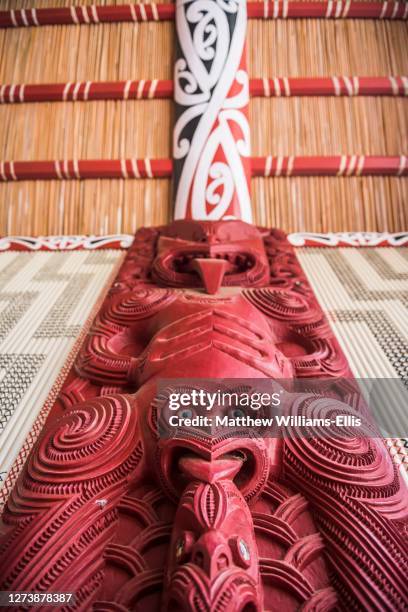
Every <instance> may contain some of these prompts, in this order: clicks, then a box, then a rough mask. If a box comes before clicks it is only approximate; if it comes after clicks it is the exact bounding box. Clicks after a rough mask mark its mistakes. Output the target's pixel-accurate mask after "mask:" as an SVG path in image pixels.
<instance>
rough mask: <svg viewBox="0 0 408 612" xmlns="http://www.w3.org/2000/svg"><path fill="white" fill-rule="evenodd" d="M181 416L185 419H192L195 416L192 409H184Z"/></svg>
mask: <svg viewBox="0 0 408 612" xmlns="http://www.w3.org/2000/svg"><path fill="white" fill-rule="evenodd" d="M180 416H181V417H182V418H183V419H191V418H192V416H193V411H192V410H191V408H183V410H182V411H181V412H180Z"/></svg>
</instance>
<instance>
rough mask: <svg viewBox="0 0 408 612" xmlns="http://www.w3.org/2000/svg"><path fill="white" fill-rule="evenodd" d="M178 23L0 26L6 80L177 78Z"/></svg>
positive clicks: (0, 73) (0, 67) (0, 61)
mask: <svg viewBox="0 0 408 612" xmlns="http://www.w3.org/2000/svg"><path fill="white" fill-rule="evenodd" d="M173 53H174V24H173V23H170V22H166V23H165V22H163V23H143V24H134V23H121V24H117V23H104V24H100V25H89V26H88V25H82V26H75V25H63V26H59V25H57V26H42V27H40V28H15V29H14V28H8V29H3V30H0V82H1V83H65V82H68V81H88V80H89V81H116V80H127V79H134V80H136V79H148V78H150V79H151V78H156V79H171V78H172V74H173Z"/></svg>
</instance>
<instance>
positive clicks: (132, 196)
mask: <svg viewBox="0 0 408 612" xmlns="http://www.w3.org/2000/svg"><path fill="white" fill-rule="evenodd" d="M170 190H171V184H170V181H169V180H160V181H152V180H136V181H132V180H130V181H124V180H88V181H22V182H18V183H6V184H3V185H1V187H0V228H1V230H0V233H2V234H14V235H32V236H38V235H47V234H59V235H61V234H89V233H94V234H110V233H116V232H126V233H133V232H134V231H135V229H136V228H137V227H140V226H142V225H159V224H161V223H166V222H167V221H168V220H169V219H170V215H171V204H170V203H171V194H170Z"/></svg>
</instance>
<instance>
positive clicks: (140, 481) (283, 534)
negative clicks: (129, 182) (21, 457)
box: [0, 221, 407, 612]
mask: <svg viewBox="0 0 408 612" xmlns="http://www.w3.org/2000/svg"><path fill="white" fill-rule="evenodd" d="M210 377H217V378H260V379H262V378H290V377H297V378H301V377H310V378H314V377H326V378H339V377H343V378H346V379H351V373H350V371H349V368H348V365H347V363H346V360H345V358H344V355H343V354H342V352H341V350H340V347H339V344H338V342H337V341H336V339H335V337H334V335H333V333H332V331H331V330H330V327H329V326H328V324H327V322H326V320H325V318H324V315H323V313H322V311H321V308H320V306H319V304H318V303H317V301H316V298H315V297H314V295H313V293H312V290H311V288H310V286H309V284H308V281H307V279H306V278H305V276H304V274H303V272H302V270H301V268H300V266H299V263H298V262H297V259H296V256H295V254H294V251H293V249H292V247H291V246H290V245H289V244H288V243H287V241H286V238H285V235H284V234H283V233H282V232H279V231H276V230H265V229H262V228H256V227H254V226H250V225H247V224H246V223H243V222H241V221H220V222H210V221H206V222H198V221H175V222H173V223H171V224H170V225H168V226H164V227H157V228H151V229H141V230H139V231H138V232H137V234H136V236H135V241H134V244H133V245H132V247H131V248H130V250H129V252H128V254H127V257H126V259H125V262H124V264H123V266H122V268H121V270H120V272H119V274H118V276H117V279H116V281H115V283H114V284H113V286H112V289H111V291H110V293H109V295H108V297H107V298H106V300H105V302H104V304H103V306H102V308H101V310H100V312H99V314H98V315H97V317H96V319H95V322H94V324H93V327H92V329H91V331H90V333H89V335H88V337H87V338H86V341H85V342H84V345H83V347H82V349H81V351H80V353H79V355H78V358H77V360H76V363H75V367H74V368H73V369H72V371H71V373H70V374H69V376H68V378H67V380H66V383H65V385H64V387H63V389H62V391H61V393H60V395H59V398H58V400H57V402H56V404H55V406H54V408H53V410H52V411H51V413H50V416H49V418H48V420H47V423H46V425H45V427H44V430H43V434H42V436H41V438H40V440H39V441H38V443H37V445H36V446H35V448H34V449H33V451H32V453H31V455H30V457H29V460H28V461H27V464H26V466H25V468H24V470H23V473H22V474H21V477H20V478H19V480H18V483H17V485H16V487H15V489H14V491H13V493H12V495H11V497H10V499H9V502H8V504H7V507H6V510H5V513H4V516H3V523H2V527H1V529H2V537H1V544H0V574H1V578H2V582H1V587H2V589H4V590H40V591H48V592H50V591H53V592H54V591H75V593H76V609H78V610H90V609H93V610H98V611H108V610H109V611H122V612H124V611H126V610H147V609H151V610H161V609H163V610H176V609H177V610H191V611H193V610H194V611H196V610H200V611H201V610H203V611H207V612H210V611H215V610H216V611H217V612H218V611H228V612H232V611H234V612H243V611H246V612H249V611H255V610H258V611H261V610H275V609H278V608H279V609H281V610H285V611H286V610H287V611H291V610H299V609H302V610H313V611H316V610H331V609H338V608H340V609H342V608H345V607H348V608H350V609H353V610H403V609H404V608H405V606H406V602H407V585H406V580H405V570H404V564H406V546H407V542H406V529H407V517H406V514H407V494H406V488H404V486H403V485H402V484H401V482H400V480H399V475H398V472H397V470H396V468H395V466H393V464H392V462H391V459H390V458H389V456H388V454H387V451H386V448H385V446H384V444H383V442H382V440H379V439H375V438H367V439H358V438H350V439H346V440H342V441H341V443H340V442H339V441H338V440H337V441H336V439H335V438H333V437H330V438H329V437H327V438H321V437H320V438H318V437H316V438H313V437H311V438H305V437H298V436H296V435H295V433H296V432H295V431H294V428H290V427H289V428H288V431H287V436H285V437H284V439H283V440H282V439H280V440H278V439H273V438H269V439H268V438H258V437H255V436H249V437H247V438H242V436H241V437H240V436H235V435H234V432H232V433H231V435H229V436H226V435H217V434H216V433H215V434H214V435H206V434H205V433H203V432H201V433H200V434H197V432H195V435H194V432H193V431H192V429H191V428H190V429H183V428H182V429H177V431H176V432H175V433H173V434H172V433H171V432H170V434H169V435H168V436H159V434H158V427H157V419H158V414H159V404H158V402H159V399H158V397H157V384H158V382H159V381H160V380H161V379H172V378H173V379H175V378H182V379H186V385H185V386H186V387H188V386H189V385H190V380H191V379H196V378H199V379H200V378H202V379H205V378H210ZM333 401H335V400H333ZM290 410H291V412H292V414H303V413H305V411H306V410H307V411H308V414H313V412H314V411H318V406H317V403H316V402H314V398H313V397H312V398H311V397H310V395H309V396H308V397H305V398H303V399H302V398H300V399H299V398H298V399H297V400H296V401H294V402H293V404H292V406H291V407H290ZM405 567H406V565H405Z"/></svg>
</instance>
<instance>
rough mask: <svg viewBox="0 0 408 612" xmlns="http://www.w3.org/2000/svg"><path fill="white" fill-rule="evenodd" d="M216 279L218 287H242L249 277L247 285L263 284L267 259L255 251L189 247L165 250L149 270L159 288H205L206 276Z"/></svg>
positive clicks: (238, 248) (237, 247) (266, 275)
mask: <svg viewBox="0 0 408 612" xmlns="http://www.w3.org/2000/svg"><path fill="white" fill-rule="evenodd" d="M209 271H210V275H212V276H219V283H218V285H219V286H221V285H225V286H236V285H242V284H243V282H244V279H245V278H246V277H247V276H248V275H250V276H251V284H252V285H253V286H259V285H260V284H264V283H266V282H267V280H268V278H269V271H268V265H267V260H266V259H265V258H264V257H262V255H260V254H259V253H258V252H257V251H251V250H250V249H242V246H239V245H235V246H234V245H229V246H228V249H225V247H223V246H222V245H217V246H211V247H210V246H205V247H200V246H190V247H184V248H182V249H181V248H178V249H168V250H165V251H164V252H162V253H161V254H159V255H158V256H157V257H156V259H155V261H154V263H153V267H152V278H153V280H154V281H155V282H157V283H159V284H162V285H170V286H174V287H178V286H180V287H181V286H182V287H202V286H205V287H206V286H207V283H206V276H208V273H209Z"/></svg>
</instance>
